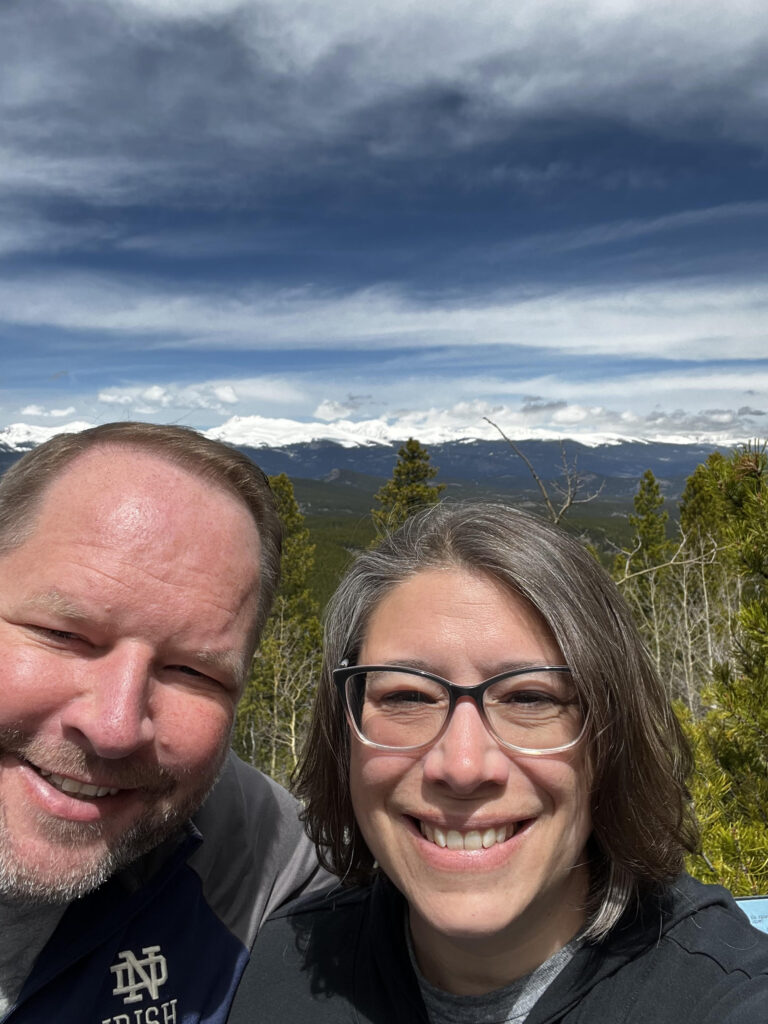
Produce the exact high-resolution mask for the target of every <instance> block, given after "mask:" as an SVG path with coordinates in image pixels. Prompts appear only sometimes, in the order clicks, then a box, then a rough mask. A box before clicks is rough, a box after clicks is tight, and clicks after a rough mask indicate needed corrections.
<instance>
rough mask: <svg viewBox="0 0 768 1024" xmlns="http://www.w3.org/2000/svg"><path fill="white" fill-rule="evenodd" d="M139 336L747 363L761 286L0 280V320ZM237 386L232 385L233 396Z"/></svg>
mask: <svg viewBox="0 0 768 1024" xmlns="http://www.w3.org/2000/svg"><path fill="white" fill-rule="evenodd" d="M1 321H5V322H6V323H8V324H14V325H27V326H44V327H46V328H48V329H54V328H59V329H65V330H77V331H83V330H89V331H91V330H93V331H100V332H102V333H105V334H112V335H113V336H115V337H116V338H118V337H120V336H121V335H123V334H128V335H132V334H133V335H139V336H145V337H146V338H148V339H153V343H154V344H155V345H157V344H162V345H165V346H169V345H173V346H174V347H182V348H189V349H200V348H206V347H208V348H213V349H215V348H216V347H217V346H218V345H226V346H228V347H234V348H245V349H248V350H250V351H256V350H258V349H259V348H262V347H263V348H265V349H274V348H275V347H280V348H304V347H312V348H318V347H319V348H323V349H325V348H328V347H342V348H344V347H349V348H353V349H355V348H362V347H364V346H366V347H371V346H379V347H382V348H383V349H385V350H387V349H389V348H391V347H392V345H394V344H397V345H405V346H408V345H418V346H420V347H422V348H428V347H431V346H448V347H457V346H460V347H465V346H468V345H488V344H497V345H511V346H519V345H526V346H533V347H536V348H550V349H553V350H558V349H559V350H562V351H565V352H569V353H578V352H581V353H585V354H601V353H603V354H611V355H613V354H614V353H616V352H618V353H621V354H622V355H624V356H658V357H660V358H681V357H686V358H689V359H693V360H700V361H704V360H711V359H721V358H727V359H738V358H742V359H752V358H755V356H756V354H759V353H761V352H763V351H764V347H765V338H766V323H767V322H768V284H766V283H765V282H762V281H759V282H756V283H754V284H752V283H746V284H730V283H727V282H722V281H717V280H710V279H699V280H696V279H694V280H690V281H686V282H684V283H679V282H675V283H671V284H668V285H667V284H658V285H639V286H636V287H625V288H605V289H603V290H600V289H598V288H586V287H585V288H570V289H564V290H561V291H559V292H550V293H548V294H546V295H541V296H537V295H530V293H522V292H514V291H510V292H506V293H504V292H499V293H496V294H494V295H492V296H490V297H486V298H479V299H476V300H475V301H474V303H473V304H472V305H470V304H468V303H467V302H466V301H465V303H464V304H462V303H461V301H459V300H455V301H453V302H450V303H449V302H448V301H446V300H433V301H432V304H431V305H429V306H422V305H419V304H418V303H417V302H416V301H414V300H412V299H410V298H408V297H407V296H406V295H404V294H403V293H401V292H398V291H397V290H396V289H394V288H368V289H363V290H359V291H357V292H352V293H350V294H346V295H343V294H333V293H323V292H321V291H319V290H317V289H311V288H305V289H291V290H279V291H272V292H270V291H267V290H266V289H264V288H251V289H243V290H241V291H240V292H238V293H237V294H236V295H234V296H232V295H216V294H207V295H206V294H202V295H201V294H191V293H189V294H187V293H182V292H176V293H169V292H163V291H160V290H158V289H157V288H156V287H149V286H147V287H141V286H137V285H136V284H135V283H134V282H132V281H128V280H125V281H116V280H114V279H109V278H105V277H99V276H98V275H91V276H86V275H74V274H62V275H59V276H54V275H53V274H51V275H47V276H46V277H45V278H44V279H43V278H31V279H27V280H15V281H12V280H8V279H6V280H4V281H3V282H0V322H1ZM240 387H242V385H238V393H241V392H240V390H239V389H240Z"/></svg>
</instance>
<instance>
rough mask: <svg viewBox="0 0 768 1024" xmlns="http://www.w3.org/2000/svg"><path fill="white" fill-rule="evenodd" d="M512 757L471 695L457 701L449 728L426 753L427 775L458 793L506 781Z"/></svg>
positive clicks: (425, 772)
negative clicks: (488, 725)
mask: <svg viewBox="0 0 768 1024" xmlns="http://www.w3.org/2000/svg"><path fill="white" fill-rule="evenodd" d="M508 776H509V757H508V756H507V754H506V753H505V752H504V751H503V750H502V749H501V747H500V746H499V744H498V743H497V742H496V740H495V739H494V738H493V736H492V735H491V734H490V733H489V732H488V730H487V729H486V727H485V724H484V722H483V720H482V718H481V717H480V710H479V708H478V707H477V704H476V703H475V702H474V701H473V700H472V698H471V697H461V698H460V699H459V700H458V702H457V703H456V707H455V708H454V711H453V717H452V719H451V721H450V722H449V723H448V728H447V729H446V731H445V732H444V733H443V735H442V736H441V737H440V739H439V740H438V741H437V743H435V744H434V745H433V746H432V747H430V749H429V750H428V751H427V753H426V754H425V755H424V777H425V779H428V780H429V781H431V782H436V783H443V784H444V785H447V786H448V787H450V789H452V790H453V791H454V792H456V793H459V794H466V795H469V794H472V793H474V792H475V791H476V790H478V789H482V788H483V787H484V786H490V787H496V786H502V785H504V784H505V783H506V781H507V778H508Z"/></svg>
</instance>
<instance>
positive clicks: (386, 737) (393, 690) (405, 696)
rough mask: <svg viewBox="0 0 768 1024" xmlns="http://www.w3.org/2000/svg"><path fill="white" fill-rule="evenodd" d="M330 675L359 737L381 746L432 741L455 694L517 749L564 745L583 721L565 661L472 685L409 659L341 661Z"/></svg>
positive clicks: (575, 738)
mask: <svg viewBox="0 0 768 1024" xmlns="http://www.w3.org/2000/svg"><path fill="white" fill-rule="evenodd" d="M333 681H334V683H335V684H336V686H337V688H338V691H339V694H340V696H341V699H342V701H343V702H344V707H345V710H346V714H347V718H348V720H349V724H350V725H351V727H352V729H353V730H354V732H355V735H356V736H357V738H358V739H359V740H360V741H361V742H362V743H365V744H367V745H368V746H370V747H377V748H379V749H381V750H420V749H422V748H425V747H428V746H430V745H431V744H433V743H435V742H436V741H437V740H438V739H440V737H441V736H442V735H443V733H444V732H445V730H446V729H447V728H448V723H449V722H450V720H451V715H452V714H453V710H454V708H455V707H456V702H457V701H458V700H459V698H460V697H470V698H471V699H472V700H473V701H474V702H475V704H476V705H477V709H478V711H479V713H480V717H481V719H482V721H483V723H484V725H485V727H486V729H487V730H488V732H489V733H490V734H491V735H492V736H493V737H494V739H496V740H497V741H498V742H499V743H500V744H501V745H502V746H503V747H507V748H508V749H510V750H514V751H518V752H519V753H521V754H532V755H534V756H535V755H537V754H558V753H560V752H561V751H564V750H570V748H571V747H574V746H575V745H576V744H577V743H578V742H579V740H580V739H581V737H582V735H583V734H584V729H585V726H586V716H585V714H584V709H583V707H582V704H581V701H580V700H579V697H578V694H577V692H576V687H575V686H574V684H573V680H572V678H571V670H570V669H569V668H568V666H567V665H534V666H530V667H528V666H526V667H525V668H519V669H514V670H512V671H510V672H501V673H499V675H495V676H491V678H490V679H486V680H485V681H484V682H482V683H478V684H477V685H476V686H457V685H456V683H452V682H450V681H449V680H447V679H443V678H441V677H440V676H436V675H433V673H431V672H425V671H423V670H422V669H416V668H408V667H407V666H400V665H351V666H350V665H344V664H342V666H341V667H340V668H337V669H335V670H334V672H333Z"/></svg>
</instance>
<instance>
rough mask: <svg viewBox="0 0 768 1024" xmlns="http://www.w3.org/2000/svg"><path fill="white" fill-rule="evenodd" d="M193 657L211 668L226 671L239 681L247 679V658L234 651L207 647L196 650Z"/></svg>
mask: <svg viewBox="0 0 768 1024" xmlns="http://www.w3.org/2000/svg"><path fill="white" fill-rule="evenodd" d="M191 657H192V659H193V660H194V661H196V662H197V663H198V664H201V665H207V666H208V667H209V668H213V669H219V670H220V671H222V672H226V673H227V675H229V676H231V677H232V678H233V679H235V680H236V681H237V682H238V683H241V682H243V681H244V680H245V676H246V672H247V669H248V665H247V664H246V660H245V658H243V657H242V656H241V655H239V654H236V653H235V652H234V651H212V650H210V649H205V650H202V651H194V652H193V654H192V655H191Z"/></svg>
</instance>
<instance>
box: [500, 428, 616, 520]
mask: <svg viewBox="0 0 768 1024" xmlns="http://www.w3.org/2000/svg"><path fill="white" fill-rule="evenodd" d="M483 419H484V420H485V422H486V423H490V425H491V426H492V427H493V429H494V430H497V431H498V432H499V434H500V435H501V437H502V438H503V439H504V440H505V441H506V442H507V444H508V445H509V447H510V448H511V449H512V451H513V452H514V453H515V455H517V456H518V457H519V458H521V459H522V460H523V462H524V463H525V464H526V466H527V467H528V471H529V472H530V474H531V476H532V477H533V479H534V480H535V481H536V484H537V486H538V488H539V490H540V491H541V496H542V498H543V499H544V504H545V505H546V507H547V512H548V513H549V518H550V519H551V520H552V522H553V523H555V524H557V523H559V522H560V520H561V519H562V518H563V516H564V515H565V514H566V512H567V511H568V509H570V508H571V507H572V506H573V505H585V504H587V502H590V501H594V500H595V498H597V497H598V496H599V495H600V494H601V493H602V490H603V487H604V486H605V481H603V482H602V483H601V484H600V486H599V487H598V489H597V490H596V491H593V492H592V493H591V494H586V495H583V496H579V492H580V490H581V489H582V487H583V486H584V478H583V477H582V476H581V475H580V474H579V472H578V468H577V461H578V460H577V459H576V458H575V457H574V459H573V461H572V462H569V461H568V453H567V451H566V448H565V442H564V441H561V442H560V460H561V463H562V468H561V470H560V481H561V482H558V481H553V482H552V484H551V488H552V491H553V492H554V493H553V494H550V491H549V489H548V488H547V485H546V484H545V483H544V481H543V479H542V478H541V476H540V475H539V473H538V472H537V471H536V467H535V466H534V465H533V463H532V462H531V460H530V459H529V458H528V456H527V455H526V454H525V452H523V451H522V449H521V448H519V447H518V446H517V445H516V444H515V442H514V441H513V440H512V439H511V438H509V437H507V435H506V434H505V433H504V431H503V430H502V429H501V427H500V426H499V425H498V423H494V422H493V420H491V419H489V418H488V417H487V416H484V417H483Z"/></svg>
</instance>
